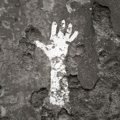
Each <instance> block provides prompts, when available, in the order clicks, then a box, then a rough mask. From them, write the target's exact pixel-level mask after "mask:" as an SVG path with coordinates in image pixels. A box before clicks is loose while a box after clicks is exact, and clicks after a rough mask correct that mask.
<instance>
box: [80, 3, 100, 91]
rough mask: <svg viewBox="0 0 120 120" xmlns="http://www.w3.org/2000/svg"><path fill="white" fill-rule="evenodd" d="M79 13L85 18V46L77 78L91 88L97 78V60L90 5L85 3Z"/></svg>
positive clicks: (87, 87) (85, 86)
mask: <svg viewBox="0 0 120 120" xmlns="http://www.w3.org/2000/svg"><path fill="white" fill-rule="evenodd" d="M82 9H83V10H82V11H83V12H82V13H81V14H82V15H83V16H84V18H85V27H84V35H83V36H84V37H83V44H84V46H85V53H84V56H82V57H81V59H80V62H79V66H78V79H79V80H80V83H81V86H82V87H83V88H84V89H92V88H93V87H94V86H95V84H96V82H97V80H98V75H97V60H98V56H97V53H96V51H95V47H94V44H95V32H94V29H93V26H92V19H91V14H92V13H91V11H90V5H89V4H86V5H84V7H83V8H82Z"/></svg>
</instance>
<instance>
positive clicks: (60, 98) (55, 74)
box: [35, 20, 78, 107]
mask: <svg viewBox="0 0 120 120" xmlns="http://www.w3.org/2000/svg"><path fill="white" fill-rule="evenodd" d="M65 27H66V26H65V20H62V22H61V27H60V30H59V32H58V34H57V33H56V30H57V23H56V22H53V23H52V27H51V37H50V40H51V41H52V43H51V44H50V45H44V44H43V43H41V42H40V41H38V40H36V41H35V44H36V46H37V47H39V48H41V49H42V50H43V51H44V52H45V54H46V55H47V56H48V58H49V60H50V62H51V87H50V103H51V104H53V105H58V106H60V107H62V106H64V105H65V103H67V102H69V90H68V82H67V77H66V69H65V68H66V66H65V64H64V60H65V58H66V55H67V52H68V47H69V45H68V44H67V43H66V42H67V41H68V42H72V41H73V40H74V39H75V38H76V37H77V35H78V31H75V32H74V33H73V34H72V24H69V25H68V28H67V32H66V34H65V35H64V34H63V30H64V29H65ZM71 34H72V35H71ZM60 83H61V84H60ZM61 86H62V89H61Z"/></svg>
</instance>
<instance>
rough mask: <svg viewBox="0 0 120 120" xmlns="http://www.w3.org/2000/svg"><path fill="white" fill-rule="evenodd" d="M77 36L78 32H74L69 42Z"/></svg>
mask: <svg viewBox="0 0 120 120" xmlns="http://www.w3.org/2000/svg"><path fill="white" fill-rule="evenodd" d="M77 36H78V31H75V32H74V33H73V35H72V36H71V37H70V39H69V42H72V41H73V40H74V39H75V38H76V37H77Z"/></svg>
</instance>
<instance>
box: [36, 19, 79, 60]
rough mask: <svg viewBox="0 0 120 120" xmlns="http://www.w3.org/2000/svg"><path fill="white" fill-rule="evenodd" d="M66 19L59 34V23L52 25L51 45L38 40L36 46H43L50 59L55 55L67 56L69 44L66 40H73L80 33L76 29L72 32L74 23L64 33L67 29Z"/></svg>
mask: <svg viewBox="0 0 120 120" xmlns="http://www.w3.org/2000/svg"><path fill="white" fill-rule="evenodd" d="M65 27H66V25H65V20H62V22H61V27H60V30H59V32H58V34H57V32H56V31H57V23H56V22H53V23H52V27H51V37H50V40H51V41H52V43H51V44H50V45H44V44H43V43H41V42H40V41H38V40H36V41H35V43H36V46H37V47H39V48H41V49H42V50H43V51H44V52H45V53H46V55H47V56H48V57H49V59H50V60H51V59H53V58H54V57H61V56H66V54H67V50H68V44H67V43H66V42H72V41H73V40H74V39H75V38H76V37H77V35H78V31H75V32H74V33H73V34H72V24H71V23H70V24H69V25H68V28H67V30H66V34H65V35H64V33H63V31H64V30H65Z"/></svg>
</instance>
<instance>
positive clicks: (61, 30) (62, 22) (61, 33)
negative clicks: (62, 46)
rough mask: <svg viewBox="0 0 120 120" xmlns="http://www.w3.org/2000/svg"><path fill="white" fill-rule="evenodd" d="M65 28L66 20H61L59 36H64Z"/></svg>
mask: <svg viewBox="0 0 120 120" xmlns="http://www.w3.org/2000/svg"><path fill="white" fill-rule="evenodd" d="M64 29H65V20H62V21H61V27H60V30H59V32H58V37H63V36H64V33H63V32H64Z"/></svg>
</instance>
